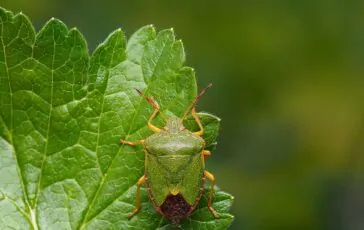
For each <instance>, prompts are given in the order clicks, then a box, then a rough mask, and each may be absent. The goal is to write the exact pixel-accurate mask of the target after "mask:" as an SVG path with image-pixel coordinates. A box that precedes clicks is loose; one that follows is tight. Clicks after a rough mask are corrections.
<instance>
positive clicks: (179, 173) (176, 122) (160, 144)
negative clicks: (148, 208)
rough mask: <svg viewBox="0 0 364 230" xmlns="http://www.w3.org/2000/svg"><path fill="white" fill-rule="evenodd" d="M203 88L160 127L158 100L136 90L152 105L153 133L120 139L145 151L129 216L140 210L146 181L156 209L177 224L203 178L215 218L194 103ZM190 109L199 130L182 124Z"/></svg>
mask: <svg viewBox="0 0 364 230" xmlns="http://www.w3.org/2000/svg"><path fill="white" fill-rule="evenodd" d="M210 86H211V85H209V86H208V87H210ZM205 90H206V89H205ZM205 90H203V91H202V92H201V93H200V94H199V95H198V96H197V97H196V99H195V101H194V102H193V104H192V106H191V107H190V108H189V109H188V110H187V111H186V113H185V114H184V115H183V116H182V118H178V117H175V116H172V117H171V118H169V120H168V121H167V124H166V126H165V127H164V128H162V129H159V128H158V127H156V126H154V125H153V124H152V120H153V119H154V117H155V116H156V115H157V113H158V112H159V105H158V103H157V102H156V101H154V98H153V97H151V98H148V97H146V96H145V95H144V94H143V93H141V92H140V91H139V90H137V91H138V93H139V94H141V95H142V96H143V97H144V98H145V99H147V101H148V102H149V103H150V104H151V105H153V107H154V109H155V110H154V112H153V114H152V116H151V117H150V118H149V120H148V127H149V128H150V129H151V130H153V131H154V132H155V133H154V134H152V135H151V136H149V137H147V138H146V139H144V140H140V141H136V142H129V141H125V140H121V143H122V144H128V145H131V146H135V145H137V144H143V146H144V152H145V171H144V175H143V176H142V177H141V178H139V180H138V182H137V186H138V187H137V194H136V197H137V199H136V208H135V209H134V211H133V212H132V213H131V214H130V215H129V218H131V217H132V216H133V215H134V214H136V213H137V212H138V211H139V210H140V187H141V185H142V184H143V183H144V182H146V185H147V189H148V194H149V197H150V200H151V201H152V203H153V205H154V207H155V208H156V210H157V211H159V212H160V213H161V214H162V215H164V216H165V217H166V218H168V219H169V220H170V221H171V222H172V224H174V225H177V224H178V223H179V222H180V221H181V220H182V219H184V218H186V217H187V216H188V215H189V214H190V213H192V212H193V210H194V209H195V208H196V206H197V204H198V203H199V200H200V198H201V196H202V194H203V188H204V181H205V179H208V180H210V181H211V190H210V196H209V200H208V205H207V206H208V208H209V209H210V211H211V213H212V214H213V215H214V217H215V218H218V215H217V213H216V212H215V210H214V209H213V208H212V196H213V193H214V182H215V179H214V176H213V175H212V174H211V173H209V172H208V171H207V170H205V157H206V156H209V155H210V154H211V153H210V151H208V150H205V149H204V148H205V141H204V139H203V138H202V137H201V136H202V134H203V131H204V129H203V127H202V124H201V121H200V119H199V117H198V115H197V113H196V110H195V107H194V106H195V104H196V102H197V101H198V99H199V98H200V96H201V95H202V94H203V93H204V92H205ZM189 112H191V113H192V116H193V117H194V118H195V120H196V123H197V124H198V126H199V127H200V131H198V132H191V131H189V130H187V129H186V128H185V127H183V124H182V123H183V119H184V118H185V117H186V115H187V114H188V113H189Z"/></svg>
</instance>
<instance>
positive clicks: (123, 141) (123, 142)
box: [120, 140, 144, 146]
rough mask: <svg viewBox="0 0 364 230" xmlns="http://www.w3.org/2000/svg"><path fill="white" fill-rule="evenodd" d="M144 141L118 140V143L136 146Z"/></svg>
mask: <svg viewBox="0 0 364 230" xmlns="http://www.w3.org/2000/svg"><path fill="white" fill-rule="evenodd" d="M143 143H144V140H139V141H134V142H131V141H126V140H120V144H124V145H130V146H136V145H141V144H143Z"/></svg>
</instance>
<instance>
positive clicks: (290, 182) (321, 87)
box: [0, 0, 364, 230]
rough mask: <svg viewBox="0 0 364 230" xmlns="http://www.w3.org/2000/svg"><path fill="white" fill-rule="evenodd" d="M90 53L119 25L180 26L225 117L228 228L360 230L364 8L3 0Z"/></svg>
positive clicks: (220, 170) (212, 107) (220, 164)
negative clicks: (73, 33)
mask: <svg viewBox="0 0 364 230" xmlns="http://www.w3.org/2000/svg"><path fill="white" fill-rule="evenodd" d="M0 5H1V6H3V7H5V8H8V9H10V10H12V11H14V12H19V11H23V13H25V14H26V15H28V16H29V17H30V18H31V20H32V22H33V23H34V25H35V27H36V29H37V30H39V29H40V28H41V27H42V25H44V23H45V22H46V21H47V20H48V19H50V18H51V17H56V18H59V19H61V20H62V21H64V22H65V23H66V24H67V25H68V26H69V27H77V28H79V30H80V31H81V32H82V33H83V34H84V35H85V37H86V39H87V41H88V44H89V48H90V52H91V51H92V50H93V49H95V47H96V46H97V45H98V44H99V43H101V42H102V41H103V40H104V39H105V38H106V37H107V35H108V34H109V33H110V32H111V31H113V30H114V29H116V28H119V27H121V28H122V29H123V30H124V31H125V32H126V34H127V35H129V36H130V35H131V34H132V33H133V32H134V31H136V30H137V29H138V28H139V27H141V26H143V25H147V24H154V25H155V26H156V27H157V28H159V29H164V28H170V27H174V29H175V32H176V34H177V36H178V38H180V39H182V40H183V42H184V45H185V50H186V53H187V65H189V66H192V67H194V68H195V69H196V72H197V78H198V83H199V86H200V88H202V87H203V86H205V85H207V84H208V83H209V82H212V83H213V84H214V87H213V88H212V90H210V91H209V92H208V94H207V95H206V96H204V98H203V99H202V100H201V103H200V106H199V110H205V111H208V112H212V113H214V114H216V115H218V116H219V117H221V118H222V131H221V135H220V137H219V145H218V147H217V149H216V151H215V152H214V153H213V157H211V158H209V160H208V163H207V164H208V168H209V170H210V171H211V172H213V173H214V174H215V176H216V178H217V183H218V185H219V186H220V187H221V188H222V189H223V190H225V191H228V192H230V193H232V194H233V195H234V196H235V203H234V206H233V209H232V212H233V213H234V215H235V216H236V220H235V221H234V223H233V225H232V226H231V229H243V230H245V229H247V230H266V229H267V230H268V229H298V230H299V229H303V230H306V229H307V230H311V229H312V230H321V229H328V230H332V229H334V230H362V229H364V100H363V99H364V2H363V1H339V0H304V1H295V0H285V1H281V0H278V1H265V0H256V1H252V0H242V1H238V0H236V1H229V0H225V1H219V0H210V1H191V0H184V1H171V0H164V1H147V0H144V1H142V0H134V1H121V0H103V1H92V0H79V1H72V0H62V1H59V0H58V1H57V0H53V1H52V0H31V1H29V0H1V3H0Z"/></svg>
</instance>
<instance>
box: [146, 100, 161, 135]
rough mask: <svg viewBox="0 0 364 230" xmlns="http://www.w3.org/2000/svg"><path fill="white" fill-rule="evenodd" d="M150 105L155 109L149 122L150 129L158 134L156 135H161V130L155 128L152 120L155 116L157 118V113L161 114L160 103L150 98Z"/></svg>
mask: <svg viewBox="0 0 364 230" xmlns="http://www.w3.org/2000/svg"><path fill="white" fill-rule="evenodd" d="M148 101H149V100H148ZM149 103H150V104H152V105H153V107H154V112H153V114H152V116H150V118H149V120H148V127H149V128H150V129H151V130H152V131H153V132H156V133H159V132H160V131H161V130H160V129H159V128H158V127H156V126H154V125H153V124H152V120H153V119H154V118H155V116H157V113H158V112H159V105H158V103H157V102H156V101H155V100H154V98H153V97H151V98H150V101H149Z"/></svg>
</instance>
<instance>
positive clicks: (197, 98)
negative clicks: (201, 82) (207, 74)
mask: <svg viewBox="0 0 364 230" xmlns="http://www.w3.org/2000/svg"><path fill="white" fill-rule="evenodd" d="M211 86H212V83H210V84H208V85H207V86H206V88H204V89H203V90H202V91H201V92H200V94H199V95H197V97H196V98H195V100H193V102H192V104H191V105H190V107H188V109H187V110H186V112H185V113H184V114H183V116H182V118H181V120H180V122H181V123H182V122H183V120H184V119H185V118H186V116H187V115H188V114H189V113H190V112H191V110H192V109H193V107H195V106H196V104H197V102H198V101H199V100H200V98H201V96H202V95H204V94H205V93H206V91H207V90H208V89H209V88H210V87H211Z"/></svg>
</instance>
